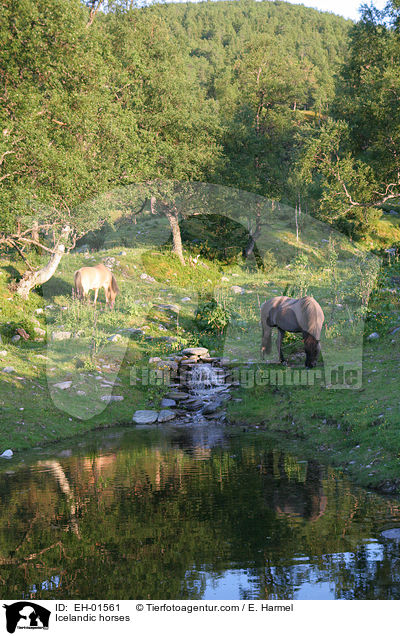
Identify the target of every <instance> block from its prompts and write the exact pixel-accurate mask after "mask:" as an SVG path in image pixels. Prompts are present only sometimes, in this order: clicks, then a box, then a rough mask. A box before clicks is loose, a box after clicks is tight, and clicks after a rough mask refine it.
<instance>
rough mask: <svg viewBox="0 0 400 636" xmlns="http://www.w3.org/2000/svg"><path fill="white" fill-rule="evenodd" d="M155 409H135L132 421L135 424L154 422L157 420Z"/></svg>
mask: <svg viewBox="0 0 400 636" xmlns="http://www.w3.org/2000/svg"><path fill="white" fill-rule="evenodd" d="M157 418H158V413H157V411H145V410H143V411H136V412H135V413H134V415H133V418H132V421H133V422H135V424H154V422H156V421H157Z"/></svg>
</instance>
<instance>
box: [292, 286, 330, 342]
mask: <svg viewBox="0 0 400 636" xmlns="http://www.w3.org/2000/svg"><path fill="white" fill-rule="evenodd" d="M299 305H300V311H301V318H300V316H298V320H299V322H301V325H302V327H303V329H304V331H307V333H309V334H310V335H311V336H313V337H314V338H315V339H316V340H320V339H321V329H322V324H323V322H324V313H323V311H322V309H321V307H320V306H319V304H318V303H317V301H316V300H315V298H313V297H312V296H304V297H303V298H300V299H299Z"/></svg>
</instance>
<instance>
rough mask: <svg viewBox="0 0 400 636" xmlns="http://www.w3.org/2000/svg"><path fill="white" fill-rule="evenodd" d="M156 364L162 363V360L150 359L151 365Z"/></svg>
mask: <svg viewBox="0 0 400 636" xmlns="http://www.w3.org/2000/svg"><path fill="white" fill-rule="evenodd" d="M156 362H162V360H161V358H157V357H154V358H149V364H155V363H156Z"/></svg>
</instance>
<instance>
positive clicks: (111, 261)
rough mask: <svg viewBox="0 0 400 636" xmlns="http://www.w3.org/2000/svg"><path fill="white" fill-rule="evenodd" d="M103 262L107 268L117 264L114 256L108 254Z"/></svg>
mask: <svg viewBox="0 0 400 636" xmlns="http://www.w3.org/2000/svg"><path fill="white" fill-rule="evenodd" d="M103 263H104V265H105V266H106V267H108V269H112V268H113V267H114V265H118V263H117V262H116V260H115V258H114V256H108V257H107V258H105V259H104V261H103Z"/></svg>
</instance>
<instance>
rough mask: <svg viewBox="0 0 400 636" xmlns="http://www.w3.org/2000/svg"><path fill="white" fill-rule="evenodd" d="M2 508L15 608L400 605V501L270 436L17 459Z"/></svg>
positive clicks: (135, 436)
mask: <svg viewBox="0 0 400 636" xmlns="http://www.w3.org/2000/svg"><path fill="white" fill-rule="evenodd" d="M0 497H1V507H0V563H1V569H0V596H1V597H2V598H9V599H21V598H26V597H30V598H32V599H34V598H36V599H53V598H55V599H57V598H60V599H129V598H131V599H136V598H138V599H146V598H149V599H154V600H155V599H217V600H224V599H232V600H233V599H270V600H273V599H375V598H377V599H399V598H400V560H399V556H400V550H399V543H397V542H393V541H387V540H385V539H382V538H381V536H380V533H381V531H382V530H384V529H385V528H390V527H395V526H400V502H399V501H398V500H396V499H393V498H392V499H390V498H385V497H381V496H379V495H377V494H375V493H372V492H368V491H366V490H363V489H361V488H357V487H355V486H353V485H352V484H351V483H350V482H349V481H348V480H347V479H346V478H344V477H343V476H341V475H340V474H339V473H337V472H335V470H333V469H330V468H324V467H321V466H320V465H318V464H317V463H316V462H313V461H308V462H307V461H304V460H302V458H300V457H294V456H291V455H287V454H284V453H282V452H280V451H279V450H278V449H277V448H276V446H275V445H274V444H273V443H272V442H271V441H270V440H269V439H268V437H266V436H265V434H263V433H258V432H256V431H255V432H246V433H244V432H243V431H241V430H240V429H235V428H231V427H225V428H223V427H218V428H213V427H212V426H209V427H207V428H204V427H203V426H202V427H199V426H192V427H191V426H187V427H181V428H174V427H166V428H162V429H161V428H148V429H135V430H128V429H113V431H112V432H110V431H103V432H101V433H98V434H95V435H92V436H90V437H86V438H85V439H81V440H78V441H75V442H74V444H73V445H71V444H70V445H67V444H64V445H63V446H59V447H56V448H53V449H52V451H49V450H46V451H44V450H43V451H36V453H33V454H31V455H30V456H25V457H24V461H22V460H21V458H18V457H15V458H14V459H12V460H10V461H6V460H4V461H3V462H2V463H1V465H0Z"/></svg>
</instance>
